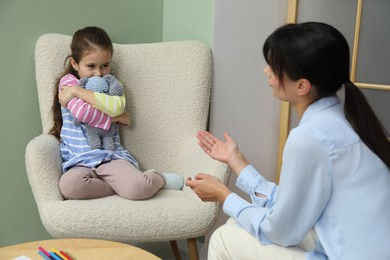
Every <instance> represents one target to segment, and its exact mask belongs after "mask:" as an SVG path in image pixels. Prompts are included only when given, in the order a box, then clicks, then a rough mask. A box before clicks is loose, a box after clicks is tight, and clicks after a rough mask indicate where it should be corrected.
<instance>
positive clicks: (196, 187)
mask: <svg viewBox="0 0 390 260" xmlns="http://www.w3.org/2000/svg"><path fill="white" fill-rule="evenodd" d="M185 184H186V185H187V186H189V187H190V188H191V189H192V190H193V191H194V192H195V193H196V195H198V197H199V198H200V199H201V200H202V201H219V202H221V203H223V202H224V201H225V199H226V197H227V196H228V195H229V194H230V193H231V191H230V190H229V188H228V187H226V186H225V185H224V184H223V183H222V182H221V181H220V180H218V179H217V178H216V177H214V176H211V175H209V174H205V173H198V174H197V175H196V176H195V179H191V178H190V177H188V178H187V179H186V182H185Z"/></svg>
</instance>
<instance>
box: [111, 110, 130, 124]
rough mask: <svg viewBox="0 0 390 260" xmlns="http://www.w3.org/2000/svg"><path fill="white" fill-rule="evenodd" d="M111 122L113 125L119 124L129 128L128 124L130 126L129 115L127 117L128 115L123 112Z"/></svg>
mask: <svg viewBox="0 0 390 260" xmlns="http://www.w3.org/2000/svg"><path fill="white" fill-rule="evenodd" d="M112 122H113V123H120V124H122V125H126V126H130V124H131V119H130V115H129V113H127V112H126V111H125V112H123V114H122V115H120V116H116V117H113V118H112Z"/></svg>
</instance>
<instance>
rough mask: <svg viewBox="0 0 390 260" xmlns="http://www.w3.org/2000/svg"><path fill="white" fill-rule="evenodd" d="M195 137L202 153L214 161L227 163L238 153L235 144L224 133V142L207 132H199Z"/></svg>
mask: <svg viewBox="0 0 390 260" xmlns="http://www.w3.org/2000/svg"><path fill="white" fill-rule="evenodd" d="M196 137H197V138H198V140H199V142H198V144H199V146H200V147H201V148H202V149H203V151H205V153H207V154H208V155H209V156H210V157H211V158H213V159H215V160H218V161H221V162H224V163H229V161H230V159H231V158H232V156H233V155H234V154H235V153H237V151H238V146H237V144H236V143H235V142H234V140H233V139H232V138H231V137H230V136H229V135H228V134H227V133H224V138H225V141H222V140H220V139H218V138H216V137H215V136H214V135H212V134H211V133H209V132H207V131H199V132H198V134H197V135H196Z"/></svg>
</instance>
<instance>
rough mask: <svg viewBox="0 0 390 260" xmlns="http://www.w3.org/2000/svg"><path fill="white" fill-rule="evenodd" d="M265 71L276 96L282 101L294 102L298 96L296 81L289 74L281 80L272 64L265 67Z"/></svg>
mask: <svg viewBox="0 0 390 260" xmlns="http://www.w3.org/2000/svg"><path fill="white" fill-rule="evenodd" d="M263 72H264V74H265V75H267V77H268V84H269V86H270V87H271V88H272V93H273V95H274V97H276V98H277V99H280V100H282V101H287V102H294V100H295V97H296V94H295V93H296V85H297V83H296V82H294V81H292V80H291V79H289V78H288V77H287V76H285V77H284V79H283V82H280V81H279V79H278V78H277V77H276V75H275V73H274V72H273V70H272V69H271V67H270V66H267V67H265V68H264V70H263ZM282 83H283V84H282Z"/></svg>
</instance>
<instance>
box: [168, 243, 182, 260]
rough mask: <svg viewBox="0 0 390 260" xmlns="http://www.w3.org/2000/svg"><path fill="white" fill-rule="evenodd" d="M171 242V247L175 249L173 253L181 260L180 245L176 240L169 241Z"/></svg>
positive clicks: (177, 259)
mask: <svg viewBox="0 0 390 260" xmlns="http://www.w3.org/2000/svg"><path fill="white" fill-rule="evenodd" d="M169 244H170V245H171V249H172V251H173V254H174V255H175V259H176V260H181V256H180V251H179V247H178V246H177V242H176V240H171V241H169Z"/></svg>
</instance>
